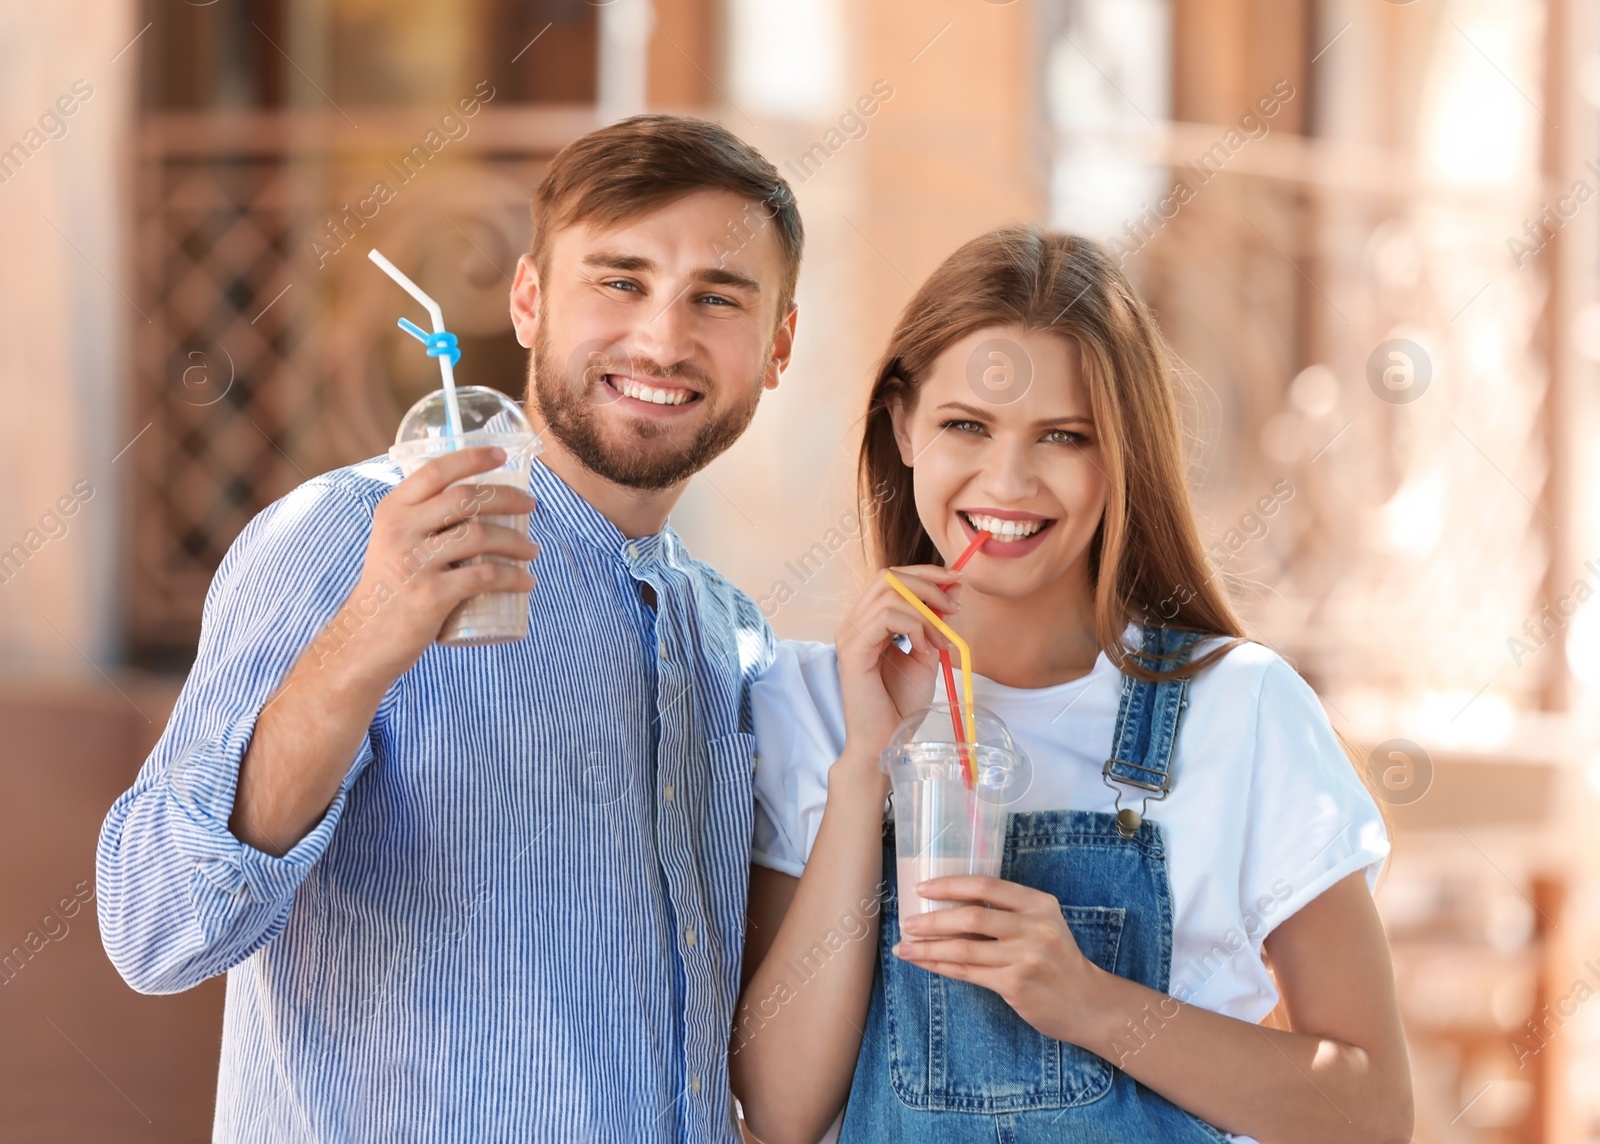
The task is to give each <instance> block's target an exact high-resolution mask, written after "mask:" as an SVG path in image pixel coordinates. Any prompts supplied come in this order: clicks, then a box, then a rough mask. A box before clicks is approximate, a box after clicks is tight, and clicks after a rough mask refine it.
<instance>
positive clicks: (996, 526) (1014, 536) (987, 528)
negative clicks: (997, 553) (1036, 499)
mask: <svg viewBox="0 0 1600 1144" xmlns="http://www.w3.org/2000/svg"><path fill="white" fill-rule="evenodd" d="M962 515H963V516H965V517H966V518H967V523H968V524H970V525H972V527H973V528H974V529H975V530H976V531H978V532H987V533H989V534H991V535H992V536H993V537H994V538H995V539H996V540H1022V539H1023V538H1025V537H1029V536H1032V535H1033V534H1034V533H1036V532H1038V531H1039V530H1040V529H1041V528H1043V527H1044V526H1045V525H1047V524H1049V523H1050V522H1049V521H1048V520H1001V519H1000V518H999V517H997V516H980V515H979V514H978V513H975V512H969V513H963V514H962Z"/></svg>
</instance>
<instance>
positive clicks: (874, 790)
mask: <svg viewBox="0 0 1600 1144" xmlns="http://www.w3.org/2000/svg"><path fill="white" fill-rule="evenodd" d="M836 792H837V793H839V794H848V795H850V796H851V797H852V798H855V797H860V796H862V795H874V796H876V797H877V798H878V800H879V801H880V802H881V801H882V799H883V798H885V797H886V796H887V795H888V793H889V776H888V775H886V774H884V773H883V771H882V770H880V769H879V767H878V756H877V754H876V753H874V752H871V751H867V750H864V749H862V748H859V747H857V746H855V745H854V744H852V743H850V742H846V743H845V745H844V749H843V750H842V751H840V752H839V757H838V758H837V759H835V760H834V763H833V765H832V766H831V767H829V768H828V794H829V797H830V798H831V797H832V796H833V795H834V794H835V793H836Z"/></svg>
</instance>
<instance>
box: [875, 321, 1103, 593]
mask: <svg viewBox="0 0 1600 1144" xmlns="http://www.w3.org/2000/svg"><path fill="white" fill-rule="evenodd" d="M997 338H999V339H1004V340H1005V341H1007V342H1009V343H1010V344H1011V346H1012V347H1014V348H1013V349H1012V350H1011V351H1010V352H1012V353H1016V354H1017V355H1018V356H1019V357H1020V356H1021V355H1026V359H1027V362H1028V363H1031V366H1032V369H1031V381H1030V382H1028V383H1027V385H1026V387H1025V388H1024V390H1023V392H1022V394H1021V395H1020V396H1019V397H1017V398H1015V399H1014V400H1010V401H1009V402H1008V403H1006V404H996V403H995V401H994V399H993V397H992V396H989V397H985V396H984V393H983V391H984V386H983V385H981V384H973V383H971V382H970V380H969V378H970V377H971V376H972V373H973V372H976V373H980V374H981V373H982V372H983V370H982V369H981V368H979V369H977V370H975V371H971V370H969V361H970V359H971V358H972V355H973V354H974V352H975V351H978V350H979V347H980V346H982V345H983V343H985V342H990V341H993V340H995V339H997ZM988 356H989V355H985V357H986V359H987V358H988ZM979 364H980V365H982V364H986V363H979ZM996 364H1002V365H1003V364H1005V363H996ZM1011 368H1012V369H1013V372H1014V376H1017V377H1021V376H1024V375H1023V374H1021V373H1017V372H1016V366H1015V363H1011ZM893 416H894V425H895V437H896V440H897V442H898V444H899V446H900V458H901V460H902V461H904V462H905V464H906V465H907V466H909V467H910V468H911V469H912V480H913V485H914V488H915V490H916V500H917V515H918V517H919V518H920V519H921V521H922V527H923V528H924V529H926V530H927V533H928V535H929V536H930V537H932V538H933V543H934V545H935V547H937V548H938V549H939V551H940V553H941V554H942V555H943V556H944V559H945V563H947V564H948V563H950V562H951V561H953V560H954V559H955V558H956V557H957V556H959V555H960V554H961V553H962V552H963V551H964V550H965V549H966V548H967V546H968V545H969V544H970V543H971V542H972V539H973V538H974V537H975V536H976V535H977V534H978V532H979V531H980V530H985V529H986V530H988V531H989V532H991V533H993V534H994V539H992V540H990V541H988V542H987V543H985V544H984V546H983V549H982V550H981V551H982V555H983V556H985V557H992V558H993V559H977V560H974V561H973V562H972V563H971V564H970V565H968V567H967V573H966V576H965V582H966V583H967V584H968V585H970V586H971V588H972V589H974V590H976V591H978V592H982V593H984V594H985V595H991V596H1003V597H1010V598H1012V599H1022V598H1026V597H1029V596H1032V595H1034V594H1035V593H1038V592H1041V591H1045V590H1047V589H1049V588H1050V587H1051V586H1052V585H1054V584H1055V583H1056V582H1057V581H1058V580H1060V579H1061V578H1062V577H1063V576H1066V575H1067V574H1068V573H1069V572H1070V573H1072V574H1073V577H1074V579H1077V580H1079V581H1080V583H1081V584H1083V585H1087V568H1086V566H1081V565H1080V561H1082V560H1083V558H1084V556H1085V554H1086V552H1087V551H1088V547H1089V541H1090V540H1091V539H1092V538H1093V537H1094V533H1095V529H1096V528H1097V527H1098V526H1099V524H1100V517H1101V515H1102V513H1103V512H1104V511H1105V505H1106V493H1107V481H1106V478H1105V473H1104V468H1105V465H1104V462H1103V460H1102V459H1101V455H1100V440H1099V435H1098V433H1097V432H1096V429H1095V424H1094V416H1093V412H1092V410H1091V407H1090V402H1089V389H1088V386H1087V384H1086V383H1085V381H1084V378H1083V372H1082V368H1081V365H1080V356H1079V351H1078V345H1077V342H1075V341H1073V340H1072V339H1070V338H1068V337H1064V336H1062V335H1060V334H1052V333H1046V332H1044V331H1039V330H1029V331H1023V330H1022V329H1020V328H1018V327H1015V326H1003V327H998V328H996V327H989V328H986V329H982V330H977V331H975V332H973V333H971V334H969V335H967V336H966V337H965V338H962V339H961V340H960V341H958V342H956V343H954V344H953V345H951V346H950V347H949V348H948V349H946V350H945V351H944V353H942V354H940V355H939V357H938V359H937V360H936V361H935V362H934V365H933V368H932V370H930V371H929V374H928V377H927V379H926V380H925V381H924V382H923V383H922V385H921V386H920V387H919V389H918V390H917V394H916V404H915V406H914V407H913V408H911V409H909V410H908V409H906V408H904V407H903V406H902V407H898V408H895V409H893Z"/></svg>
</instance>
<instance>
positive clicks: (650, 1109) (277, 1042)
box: [97, 116, 802, 1144]
mask: <svg viewBox="0 0 1600 1144" xmlns="http://www.w3.org/2000/svg"><path fill="white" fill-rule="evenodd" d="M533 216H534V233H535V239H534V246H533V250H532V252H531V253H530V254H528V255H525V256H523V258H522V259H521V260H520V262H519V263H518V266H517V276H516V281H515V284H514V285H513V287H512V291H511V313H512V318H513V321H514V324H515V326H516V331H517V337H518V340H519V341H520V342H521V343H522V345H524V346H526V347H529V348H530V349H532V350H533V354H532V361H531V364H530V370H529V399H528V406H529V411H530V414H531V415H532V416H533V419H534V420H535V423H536V424H538V423H541V422H542V423H543V424H544V425H545V426H546V431H545V433H544V441H545V447H546V451H545V453H544V455H543V457H542V458H541V460H540V461H536V462H535V463H534V465H533V470H534V471H533V477H532V482H531V483H532V490H533V494H534V495H532V496H530V495H528V494H527V493H524V492H522V491H521V490H517V489H510V488H504V487H499V488H491V487H490V486H472V485H470V484H469V485H457V486H455V487H451V486H452V485H454V483H455V482H457V481H461V480H463V479H465V478H471V477H472V476H473V475H474V474H476V473H480V472H483V471H485V470H487V469H489V468H491V467H493V466H494V465H496V464H497V463H498V458H497V457H495V456H493V455H491V451H489V450H485V449H475V450H465V451H463V452H461V453H458V454H454V455H451V456H448V457H445V458H441V459H439V460H436V461H434V462H432V463H431V464H429V465H428V466H426V467H425V468H423V469H421V470H419V471H418V472H417V473H415V474H414V475H413V476H411V477H410V478H408V479H406V480H401V479H400V473H399V470H398V469H397V468H396V467H395V466H394V465H392V464H390V463H389V462H388V461H387V460H385V459H376V460H371V461H367V462H364V463H362V464H359V465H353V466H350V467H349V468H345V469H338V470H335V471H333V472H330V473H326V474H324V475H322V476H320V477H317V478H315V479H313V480H311V481H308V482H307V483H306V484H304V485H302V486H301V487H300V488H299V489H297V490H296V491H294V492H293V493H291V494H289V495H288V496H287V497H285V498H283V499H282V500H280V501H279V502H277V503H276V504H274V505H272V506H271V507H269V508H268V509H267V510H266V511H265V512H263V513H262V514H261V515H260V516H258V517H257V518H256V519H255V520H253V521H252V522H251V523H250V525H249V526H248V527H247V528H246V529H245V531H244V532H243V534H241V536H240V537H239V539H238V540H237V541H236V542H235V544H234V545H233V548H232V549H231V550H230V551H229V553H228V555H227V558H226V559H225V560H224V561H223V563H222V566H221V568H220V569H218V572H217V576H216V579H215V581H214V582H213V583H212V586H211V591H210V593H209V595H208V598H207V601H206V612H205V622H204V626H203V630H202V634H201V638H200V649H199V656H198V659H197V660H196V662H195V666H194V669H193V671H192V672H191V674H190V676H189V679H188V681H187V682H186V684H185V686H184V689H183V693H182V695H181V696H180V698H179V700H178V705H177V709H176V710H175V711H174V712H173V716H172V720H171V722H170V723H169V724H168V726H167V728H166V731H165V733H164V734H163V735H162V738H161V741H160V743H159V744H158V745H157V746H156V749H155V751H154V752H153V753H152V754H151V756H150V758H149V760H148V761H147V762H146V764H145V766H144V768H143V770H142V771H141V773H140V775H139V778H138V781H137V782H136V783H135V784H134V787H133V789H132V790H130V791H128V792H127V793H126V794H124V795H123V796H122V797H121V798H120V799H119V800H118V801H117V803H116V804H115V806H113V807H112V809H111V813H110V815H109V816H108V817H107V819H106V823H105V826H104V828H103V830H102V833H101V839H100V852H99V862H98V867H97V872H98V877H99V882H98V886H97V889H98V892H99V902H100V926H101V932H102V934H103V937H104V940H105V946H106V950H107V952H108V953H109V954H110V956H111V960H112V962H113V963H114V964H115V965H116V966H117V968H118V970H119V971H120V972H121V973H122V975H123V976H124V978H126V979H127V981H128V983H129V984H130V985H132V986H133V987H134V988H135V989H138V990H140V991H141V992H147V993H166V992H174V991H178V990H182V989H187V988H189V987H191V986H193V985H195V984H196V983H198V982H200V981H203V980H205V979H206V978H208V977H210V976H212V975H214V974H217V973H222V972H224V971H226V972H227V973H228V992H227V1007H226V1017H225V1020H224V1027H223V1046H222V1068H221V1078H220V1082H219V1088H218V1095H217V1118H216V1138H217V1139H218V1140H226V1141H229V1142H237V1141H264V1142H265V1141H272V1142H278V1141H286V1140H295V1141H302V1140H306V1141H309V1140H316V1141H330V1142H332V1141H366V1140H372V1141H377V1140H383V1141H390V1140H418V1141H429V1142H436V1141H455V1140H459V1141H472V1142H474V1144H477V1142H480V1141H494V1140H513V1139H514V1140H532V1139H539V1140H560V1141H573V1140H594V1139H605V1140H621V1139H627V1140H652V1141H655V1140H659V1141H669V1140H671V1141H677V1140H687V1141H727V1140H736V1139H737V1138H738V1137H737V1132H736V1129H735V1125H734V1122H733V1118H732V1116H731V1114H730V1098H729V1094H728V1083H727V1066H726V1059H727V1048H728V1036H729V1030H730V1028H731V1026H732V1016H733V1006H734V1002H735V999H736V998H737V996H738V986H739V967H740V956H741V947H742V940H741V934H742V930H743V918H744V909H745V893H746V881H747V874H746V871H747V869H748V864H749V851H750V824H751V793H750V775H751V768H752V765H753V759H752V738H751V736H750V734H749V731H750V727H749V715H748V700H747V691H748V686H749V684H750V682H751V681H752V680H753V679H754V677H755V676H756V675H757V674H758V673H759V672H760V670H761V669H762V668H763V667H764V666H765V664H766V662H767V660H768V659H769V657H770V648H771V645H772V636H771V633H770V631H769V629H768V628H767V626H766V624H765V623H764V621H763V620H762V617H761V615H760V613H759V611H758V610H757V609H756V607H755V606H754V604H752V602H751V601H750V600H749V599H748V598H746V597H745V596H744V595H742V594H741V593H740V592H738V591H737V590H736V589H734V588H733V587H731V586H730V585H729V584H728V583H726V582H725V581H724V580H722V579H721V578H720V577H718V576H717V575H716V574H715V573H714V572H712V571H711V570H710V569H709V568H707V567H705V566H704V565H702V564H699V563H697V562H695V561H694V560H692V559H690V557H689V555H688V553H687V552H685V551H684V548H683V544H682V542H681V541H679V539H678V538H677V537H676V536H675V535H674V534H673V532H672V530H671V529H670V528H668V527H666V519H667V513H668V511H669V510H670V509H671V508H672V506H673V505H674V504H675V503H676V502H677V500H678V498H679V497H680V496H681V495H682V494H683V491H684V489H685V487H686V486H687V483H688V480H689V478H690V476H691V475H693V474H694V473H695V472H696V471H698V470H699V469H701V468H703V467H704V466H705V465H706V464H707V463H708V462H710V461H711V459H712V458H713V457H715V456H717V455H718V454H719V453H721V452H722V451H723V450H724V449H726V448H727V447H728V446H729V445H731V444H732V443H733V441H734V440H735V439H737V437H738V436H739V434H740V433H741V432H742V431H743V430H744V428H745V426H746V425H748V424H749V422H750V418H751V417H752V416H753V414H754V412H755V407H756V404H757V401H758V400H759V398H760V395H761V391H762V390H763V389H771V388H773V387H774V386H776V385H777V383H778V377H779V374H780V373H781V371H782V370H783V368H784V367H785V365H786V364H787V362H788V359H789V354H790V349H791V346H792V343H793V338H794V329H795V309H794V303H793V296H794V285H795V278H796V275H797V273H798V268H799V262H800V249H801V239H802V234H801V226H800V218H799V215H798V212H797V210H796V208H795V204H794V197H793V194H792V192H791V191H790V189H789V187H788V186H787V185H786V184H785V183H784V181H783V180H782V179H781V178H780V177H779V175H778V173H777V171H776V170H775V169H774V168H773V167H772V165H771V164H770V163H768V162H767V161H766V160H765V159H763V158H762V157H761V156H760V155H759V154H757V153H756V152H755V151H754V150H752V149H751V148H750V147H748V146H746V145H745V144H743V143H742V142H740V141H739V140H738V139H736V138H735V137H734V136H732V135H731V134H729V133H728V132H727V131H725V130H723V129H722V128H720V127H717V126H715V125H713V124H710V123H706V122H703V121H700V120H694V119H687V118H680V117H668V116H641V117H638V118H635V119H630V120H627V121H624V122H622V123H619V124H616V125H615V126H612V127H607V128H604V129H602V130H599V131H596V132H594V133H592V134H590V135H587V136H585V137H584V138H582V139H579V140H578V141H577V142H575V143H573V144H572V145H571V146H569V147H567V148H566V149H565V150H563V151H562V152H561V153H560V154H559V155H557V156H556V158H555V159H554V160H553V162H552V163H551V167H550V170H549V173H548V174H547V176H546V177H545V179H544V181H543V183H542V184H541V185H540V187H539V189H538V192H537V193H536V195H535V197H534V201H533ZM530 509H531V512H532V516H531V525H530V528H529V531H528V533H527V534H523V533H522V532H520V531H513V530H510V529H504V528H499V527H495V526H493V525H490V524H488V523H486V522H485V521H483V520H480V519H477V517H478V516H479V515H480V514H482V515H491V514H516V513H523V512H529V511H530ZM430 552H431V553H433V555H432V556H431V557H430V558H428V559H427V560H426V562H425V563H424V565H423V567H422V569H421V571H420V572H417V573H416V574H414V575H412V574H410V573H404V574H402V575H398V576H397V573H396V570H397V569H403V568H405V567H406V566H407V565H406V561H409V562H410V564H411V566H415V564H416V557H417V555H418V554H419V553H422V554H425V553H430ZM483 554H496V555H500V556H505V557H511V558H513V559H514V560H515V561H516V563H511V564H501V563H490V562H485V563H481V564H477V565H474V566H470V567H454V565H457V564H459V562H460V561H462V560H464V559H466V558H469V557H472V556H478V555H483ZM536 555H537V556H538V558H539V559H538V561H537V567H538V569H539V581H538V585H537V588H535V586H534V577H533V576H532V575H531V574H530V573H529V571H528V566H527V563H526V561H529V560H531V559H533V558H534V557H535V556H536ZM530 589H532V590H533V591H532V597H531V606H532V618H531V621H530V624H529V634H528V637H527V638H526V639H524V640H521V641H519V642H516V643H509V644H502V645H498V646H492V647H482V648H449V647H440V646H436V645H435V644H434V642H433V640H434V637H435V635H436V634H437V633H438V632H439V629H440V626H441V624H442V623H443V621H444V619H445V617H446V616H447V615H448V614H449V612H450V611H451V609H452V608H453V607H454V606H455V605H456V604H457V603H459V602H460V601H461V600H463V599H465V598H467V597H469V596H473V595H476V594H478V593H481V592H485V591H518V592H521V591H528V590H530Z"/></svg>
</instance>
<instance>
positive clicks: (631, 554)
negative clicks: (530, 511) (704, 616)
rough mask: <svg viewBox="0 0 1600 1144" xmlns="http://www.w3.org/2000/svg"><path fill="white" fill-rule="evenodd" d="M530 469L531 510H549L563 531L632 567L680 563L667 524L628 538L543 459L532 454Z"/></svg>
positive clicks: (678, 547)
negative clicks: (533, 502)
mask: <svg viewBox="0 0 1600 1144" xmlns="http://www.w3.org/2000/svg"><path fill="white" fill-rule="evenodd" d="M531 468H532V475H531V477H530V478H529V486H530V488H531V490H532V492H533V495H534V496H535V497H536V498H538V501H539V506H538V508H536V509H535V510H534V511H535V512H546V513H549V515H550V519H551V520H553V521H555V523H556V524H558V525H560V526H561V528H562V530H563V531H565V532H567V533H569V534H570V535H573V536H576V537H578V538H580V539H581V540H583V541H585V542H587V543H588V544H589V545H590V546H591V547H594V548H597V549H599V550H600V551H601V552H602V553H603V554H605V555H606V556H609V557H611V558H612V559H614V560H617V561H619V562H621V563H623V564H626V565H628V567H629V568H632V569H644V568H648V567H650V566H651V565H654V564H657V563H669V564H678V563H680V562H681V561H680V558H681V556H682V546H683V542H682V541H680V540H679V539H678V537H677V535H676V534H675V533H674V532H673V531H672V527H671V526H670V525H664V526H663V527H662V529H661V531H660V532H657V533H655V534H654V535H652V536H637V537H634V538H633V539H631V540H630V539H629V538H628V537H626V536H623V535H622V530H621V529H619V528H618V527H617V526H616V525H614V524H612V523H611V522H610V521H609V520H607V519H606V518H605V516H604V515H602V514H601V512H600V511H599V510H598V509H596V508H595V507H594V506H593V505H592V504H590V503H589V502H588V501H586V500H584V499H583V498H582V497H581V496H579V495H578V493H577V492H576V491H575V490H574V489H573V488H572V486H571V485H569V484H567V482H565V481H563V480H562V479H561V478H560V477H558V476H557V475H556V474H555V471H554V470H552V469H551V468H550V467H549V466H548V465H546V464H545V463H544V462H543V461H541V460H539V459H538V458H537V457H535V458H534V460H533V464H532V466H531Z"/></svg>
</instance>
